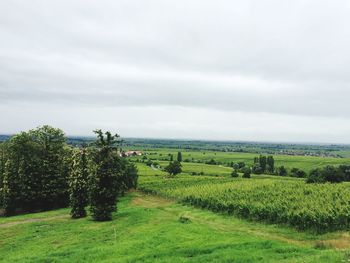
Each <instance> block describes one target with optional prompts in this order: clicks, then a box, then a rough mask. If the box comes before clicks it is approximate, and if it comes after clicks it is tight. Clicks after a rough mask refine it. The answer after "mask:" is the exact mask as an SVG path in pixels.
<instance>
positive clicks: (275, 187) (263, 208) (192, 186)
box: [139, 175, 350, 232]
mask: <svg viewBox="0 0 350 263" xmlns="http://www.w3.org/2000/svg"><path fill="white" fill-rule="evenodd" d="M262 179H264V180H262ZM286 179H287V178H283V179H280V177H275V178H268V177H264V176H263V177H261V176H259V175H257V176H255V177H254V178H251V179H243V178H230V177H212V176H211V177H208V176H188V175H182V176H179V177H177V178H162V177H156V176H147V177H146V176H141V178H140V186H139V187H140V189H142V190H144V191H147V192H150V193H156V194H159V195H162V196H164V197H168V198H173V199H176V200H178V201H179V202H182V203H186V204H190V205H193V206H197V207H201V208H207V209H210V210H212V211H216V212H224V213H229V214H234V215H238V216H240V217H243V218H247V219H252V220H258V221H266V222H270V223H279V224H288V225H290V226H293V227H295V228H297V229H301V230H305V229H310V230H314V231H317V232H321V231H330V230H338V229H349V228H350V191H349V188H350V185H349V183H343V184H312V185H310V184H305V182H304V181H303V180H297V179H293V178H289V180H286Z"/></svg>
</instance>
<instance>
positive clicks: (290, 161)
mask: <svg viewBox="0 0 350 263" xmlns="http://www.w3.org/2000/svg"><path fill="white" fill-rule="evenodd" d="M181 151H182V158H183V160H186V161H188V162H190V163H196V162H208V161H210V160H211V159H213V160H215V161H217V162H220V163H222V164H223V165H225V164H228V163H230V162H235V163H237V162H245V163H246V164H247V165H252V164H253V160H254V157H256V156H258V155H259V154H254V153H236V152H215V151H191V150H181ZM144 152H145V154H147V156H148V158H150V159H152V160H164V161H165V160H168V159H169V154H172V155H173V156H175V157H176V154H177V152H178V150H174V149H161V148H160V149H152V150H146V151H144ZM135 158H136V157H135ZM274 158H275V162H276V166H281V165H283V166H285V167H286V168H287V169H292V168H299V169H302V170H304V171H306V172H308V171H310V170H311V169H313V168H319V167H324V166H326V165H340V164H348V163H350V158H333V157H314V156H289V155H274Z"/></svg>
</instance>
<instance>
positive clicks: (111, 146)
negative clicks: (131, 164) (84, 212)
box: [89, 130, 122, 221]
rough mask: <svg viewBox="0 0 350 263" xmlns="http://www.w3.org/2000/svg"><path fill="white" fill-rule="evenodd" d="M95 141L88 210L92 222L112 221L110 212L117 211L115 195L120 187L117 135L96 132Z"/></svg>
mask: <svg viewBox="0 0 350 263" xmlns="http://www.w3.org/2000/svg"><path fill="white" fill-rule="evenodd" d="M95 133H96V134H97V138H98V139H97V141H96V143H95V148H94V149H93V151H92V154H91V156H92V162H91V165H90V167H89V171H90V172H89V174H90V204H91V206H90V210H91V214H92V217H93V219H94V220H96V221H107V220H111V219H112V212H114V211H116V209H117V203H116V202H117V195H118V191H120V189H121V186H120V185H118V183H119V182H118V179H119V177H120V176H121V173H122V171H121V168H122V167H121V165H122V164H121V160H120V157H119V156H118V154H117V150H118V146H119V144H120V141H119V140H118V138H119V135H117V134H116V135H112V134H111V133H110V132H105V133H103V132H102V131H101V130H96V131H95Z"/></svg>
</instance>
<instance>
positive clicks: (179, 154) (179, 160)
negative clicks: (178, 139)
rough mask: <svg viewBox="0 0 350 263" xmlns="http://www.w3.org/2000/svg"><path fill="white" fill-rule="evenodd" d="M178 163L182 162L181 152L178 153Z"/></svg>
mask: <svg viewBox="0 0 350 263" xmlns="http://www.w3.org/2000/svg"><path fill="white" fill-rule="evenodd" d="M177 161H178V162H179V163H181V162H182V153H181V152H178V153H177Z"/></svg>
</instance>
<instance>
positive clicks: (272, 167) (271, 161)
mask: <svg viewBox="0 0 350 263" xmlns="http://www.w3.org/2000/svg"><path fill="white" fill-rule="evenodd" d="M266 162H267V167H268V169H267V170H268V172H269V173H273V172H274V171H275V160H274V158H273V156H272V155H269V156H267V160H266Z"/></svg>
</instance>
